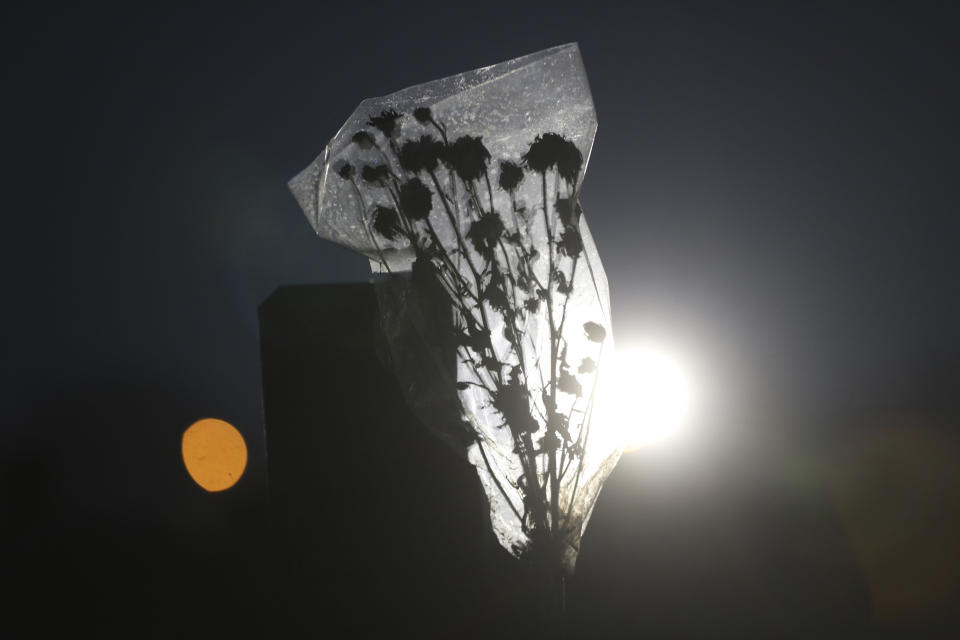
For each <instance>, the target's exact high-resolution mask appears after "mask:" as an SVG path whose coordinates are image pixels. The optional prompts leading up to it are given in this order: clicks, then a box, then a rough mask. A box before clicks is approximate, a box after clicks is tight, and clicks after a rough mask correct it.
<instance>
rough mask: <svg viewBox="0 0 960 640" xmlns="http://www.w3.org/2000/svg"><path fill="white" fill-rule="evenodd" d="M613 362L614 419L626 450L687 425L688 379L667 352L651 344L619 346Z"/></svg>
mask: <svg viewBox="0 0 960 640" xmlns="http://www.w3.org/2000/svg"><path fill="white" fill-rule="evenodd" d="M613 365H614V367H613V368H614V375H613V379H612V381H611V382H612V387H613V388H612V389H611V391H612V392H613V393H612V395H613V398H612V401H613V403H614V419H615V420H616V422H617V423H618V425H619V427H620V428H621V429H624V430H625V433H624V440H625V441H626V443H627V445H626V450H627V451H632V450H634V449H638V448H640V447H644V446H647V445H651V444H655V443H659V442H662V441H664V440H667V439H669V438H671V437H673V436H675V435H676V434H677V433H678V432H679V431H680V430H681V429H682V428H683V427H684V426H685V425H686V423H687V420H688V419H689V415H690V408H691V400H692V397H691V388H690V381H689V379H688V378H687V375H686V372H685V371H684V369H683V367H682V366H681V365H680V363H679V362H678V361H677V360H676V359H675V358H673V357H672V356H671V355H670V354H669V353H667V352H666V351H664V350H662V349H660V348H658V347H656V346H653V345H648V346H641V347H634V348H629V349H625V350H620V349H618V350H617V355H616V358H615V360H614V363H613Z"/></svg>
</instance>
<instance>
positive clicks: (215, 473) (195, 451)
mask: <svg viewBox="0 0 960 640" xmlns="http://www.w3.org/2000/svg"><path fill="white" fill-rule="evenodd" d="M181 451H182V453H183V464H184V465H185V466H186V467H187V473H189V474H190V477H191V478H193V480H194V481H195V482H196V483H197V484H198V485H200V486H201V487H203V488H204V489H206V490H207V491H211V492H213V491H223V490H225V489H229V488H230V487H232V486H233V485H235V484H236V483H237V481H238V480H239V479H240V477H241V476H242V475H243V472H244V470H245V469H246V468H247V444H246V443H245V442H244V440H243V436H242V435H240V432H239V431H237V429H236V428H235V427H234V426H233V425H232V424H230V423H229V422H224V421H223V420H217V419H216V418H204V419H203V420H198V421H196V422H194V423H193V424H192V425H190V427H189V428H187V430H186V431H184V432H183V442H182V444H181Z"/></svg>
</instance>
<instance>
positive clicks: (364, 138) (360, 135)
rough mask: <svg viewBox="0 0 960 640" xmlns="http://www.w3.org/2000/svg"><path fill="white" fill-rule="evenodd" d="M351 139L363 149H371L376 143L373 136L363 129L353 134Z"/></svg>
mask: <svg viewBox="0 0 960 640" xmlns="http://www.w3.org/2000/svg"><path fill="white" fill-rule="evenodd" d="M351 140H353V143H354V144H355V145H357V146H358V147H360V148H361V149H369V148H370V147H372V146H373V145H374V144H375V142H374V139H373V136H371V135H370V134H369V133H367V132H366V131H363V130H360V131H357V132H356V133H355V134H353V138H351Z"/></svg>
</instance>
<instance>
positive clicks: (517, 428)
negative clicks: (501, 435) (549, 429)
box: [491, 382, 540, 433]
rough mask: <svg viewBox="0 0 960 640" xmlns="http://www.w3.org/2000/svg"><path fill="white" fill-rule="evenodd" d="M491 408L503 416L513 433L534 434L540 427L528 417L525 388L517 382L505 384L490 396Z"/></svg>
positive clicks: (528, 408)
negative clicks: (491, 397)
mask: <svg viewBox="0 0 960 640" xmlns="http://www.w3.org/2000/svg"><path fill="white" fill-rule="evenodd" d="M491 395H492V396H493V407H494V408H495V409H496V410H497V411H499V412H500V415H502V416H503V420H504V422H506V423H507V425H508V426H509V427H510V430H511V431H512V432H513V433H524V432H525V433H535V432H536V431H538V430H539V429H540V425H539V424H538V423H537V421H536V420H534V419H533V416H532V415H530V399H529V396H528V395H527V388H526V387H525V386H524V385H522V384H520V383H519V382H515V383H511V384H505V385H503V386H501V387H499V388H498V389H497V390H496V391H494V392H493V393H492V394H491Z"/></svg>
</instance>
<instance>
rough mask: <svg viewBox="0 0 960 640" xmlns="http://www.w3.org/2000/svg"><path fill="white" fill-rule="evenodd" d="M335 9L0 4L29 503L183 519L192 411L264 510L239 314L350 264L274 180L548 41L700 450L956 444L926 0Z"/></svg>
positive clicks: (10, 283)
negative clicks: (403, 98) (585, 124)
mask: <svg viewBox="0 0 960 640" xmlns="http://www.w3.org/2000/svg"><path fill="white" fill-rule="evenodd" d="M334 5H335V6H330V7H328V6H326V3H311V4H308V5H305V6H304V7H301V8H300V9H297V10H289V11H267V10H256V9H252V8H248V7H244V8H238V7H231V8H230V9H229V10H226V9H224V10H221V11H214V10H199V9H176V8H172V7H170V6H165V5H158V6H156V7H154V9H153V10H143V9H139V8H138V9H134V8H132V7H130V8H126V9H121V10H119V12H118V11H117V10H115V9H109V10H108V9H106V8H104V9H64V10H56V9H44V10H42V11H37V12H34V13H22V12H18V11H16V10H10V9H5V10H4V13H5V14H6V15H5V17H4V20H3V22H4V23H5V26H6V30H8V31H9V32H10V33H9V34H8V35H7V36H5V37H4V45H3V46H4V49H5V55H4V68H5V73H4V75H5V78H6V80H5V84H6V85H7V91H6V92H5V93H6V95H5V99H4V103H5V107H6V109H5V110H6V111H7V116H6V122H7V125H8V131H7V133H6V134H5V136H4V153H3V158H4V165H5V166H4V173H5V175H6V176H7V186H6V188H5V193H6V195H7V198H6V202H7V205H6V206H5V208H4V209H5V213H6V216H5V217H6V231H5V233H4V238H5V240H6V242H5V245H6V246H5V248H4V251H3V252H2V256H3V260H4V262H5V269H4V271H5V273H6V274H7V278H6V283H7V284H6V291H5V296H4V298H5V300H6V305H5V313H4V314H3V330H4V333H5V335H6V336H7V341H6V349H5V354H6V355H5V363H6V364H5V366H4V367H3V368H2V375H3V380H2V381H0V382H2V388H3V400H2V403H3V404H2V407H3V415H4V428H3V432H2V434H0V451H2V452H3V453H2V456H3V457H2V458H0V462H3V464H4V465H5V467H6V468H7V469H8V470H10V471H9V476H10V478H11V479H14V480H16V481H17V482H20V481H21V480H20V479H19V478H20V476H18V475H17V474H19V473H21V471H22V470H23V469H26V470H27V471H26V473H45V474H48V475H49V474H50V473H52V471H51V470H52V469H54V468H55V469H56V473H55V474H54V475H55V477H54V479H52V480H47V481H46V482H47V483H49V486H48V487H47V489H46V491H47V493H46V494H44V495H46V497H48V498H50V497H52V498H53V499H55V500H56V501H57V504H59V505H60V509H61V511H62V515H59V516H56V517H54V516H50V517H51V518H54V522H52V523H51V524H50V527H55V526H59V525H61V524H62V523H64V522H68V523H74V522H78V521H82V520H84V519H85V518H90V517H93V516H91V515H90V514H91V513H92V512H103V513H112V514H126V515H123V516H122V517H123V518H124V519H126V520H130V521H138V519H143V518H149V519H150V520H151V521H152V522H154V523H159V524H158V526H163V527H171V528H174V529H177V528H178V527H179V528H180V529H186V530H192V529H191V527H194V526H195V524H192V523H193V521H194V519H195V517H196V513H195V512H194V511H190V512H186V511H185V510H184V508H183V507H182V505H183V504H184V503H183V501H184V500H185V499H186V498H185V497H184V496H193V493H191V492H192V491H193V488H192V487H191V486H190V485H189V483H187V482H184V480H183V477H184V474H183V471H182V468H181V467H180V466H178V465H179V464H180V462H179V457H178V455H179V453H178V445H179V437H180V434H181V433H182V431H183V429H184V428H185V427H186V426H187V425H188V424H190V423H191V422H192V421H193V420H195V419H197V418H200V417H204V416H216V417H220V418H223V419H226V420H229V421H231V422H233V423H234V424H236V425H237V426H238V428H239V429H240V430H241V431H242V433H243V434H244V436H245V437H246V439H247V442H248V444H249V446H250V450H251V466H250V468H249V471H248V476H247V477H246V478H244V480H243V481H242V483H244V487H243V488H242V491H243V493H242V496H244V499H248V500H251V501H255V500H256V497H257V496H258V495H261V493H262V487H263V486H264V484H265V481H266V465H265V457H264V438H263V425H262V416H261V400H260V369H259V366H260V360H259V346H258V327H257V316H256V309H257V306H258V305H259V303H260V302H262V301H263V300H264V299H265V298H266V297H267V296H268V295H269V294H270V293H271V292H272V291H273V290H274V289H275V288H276V287H278V286H279V285H284V284H295V283H321V282H340V281H363V280H365V279H366V278H367V277H368V267H367V265H366V262H365V260H363V259H361V258H360V257H358V256H356V255H353V254H351V253H350V252H348V251H347V250H345V249H342V248H340V247H337V246H334V245H332V244H329V243H327V242H324V241H320V240H317V239H316V238H315V236H314V235H313V233H312V231H311V229H310V227H309V225H308V224H307V222H306V220H305V219H304V217H303V216H302V214H301V213H300V211H299V209H298V207H297V205H296V203H295V202H294V200H293V198H292V197H291V196H290V195H289V193H288V191H287V190H286V186H285V184H286V181H287V180H288V179H289V178H290V177H291V176H293V175H294V174H295V173H296V172H298V171H299V170H300V169H301V168H302V167H304V166H305V165H306V164H308V163H309V162H310V161H311V160H312V159H313V157H314V156H315V155H317V154H318V153H320V152H321V150H322V149H323V146H324V144H325V143H326V142H327V140H328V139H329V138H330V137H331V136H332V135H333V134H334V133H335V132H336V131H337V129H338V128H339V127H340V125H341V124H342V123H343V121H344V120H345V119H346V117H347V116H348V115H349V114H350V112H351V111H352V110H353V109H354V107H355V106H356V104H357V103H358V102H359V101H360V100H361V99H363V98H364V97H368V96H375V95H383V94H386V93H389V92H391V91H394V90H397V89H401V88H403V87H406V86H408V85H411V84H416V83H419V82H424V81H428V80H432V79H435V78H439V77H443V76H446V75H450V74H453V73H457V72H460V71H464V70H468V69H472V68H475V67H479V66H485V65H488V64H493V63H496V62H500V61H503V60H506V59H509V58H512V57H516V56H519V55H523V54H526V53H530V52H532V51H535V50H538V49H542V48H545V47H548V46H551V45H555V44H560V43H564V42H570V41H577V42H579V44H580V47H581V51H582V54H583V58H584V61H585V64H586V67H587V71H588V74H589V77H590V81H591V88H592V91H593V95H594V100H595V103H596V109H597V113H598V120H599V131H598V135H597V138H596V141H595V145H594V149H593V155H592V158H591V160H590V166H589V170H588V172H587V176H586V181H585V186H584V189H583V194H582V203H583V206H584V210H585V214H586V216H587V218H588V220H589V222H590V226H591V229H592V231H593V235H594V237H595V239H596V242H597V244H598V247H599V249H600V252H601V255H602V257H603V260H604V264H605V267H606V271H607V274H608V277H609V279H610V283H611V295H612V301H613V306H614V325H615V335H616V337H617V339H618V340H620V341H623V342H629V341H630V340H632V339H637V338H640V337H642V336H645V335H648V334H653V335H657V336H661V337H663V338H664V339H666V340H667V341H670V342H673V343H676V344H679V345H682V348H683V349H684V350H685V351H687V352H688V353H690V354H692V357H693V358H694V359H695V360H696V361H697V362H698V363H699V364H700V375H701V378H702V384H703V386H704V387H705V388H706V389H708V390H709V391H708V393H707V395H708V396H709V401H705V406H704V407H703V408H702V409H703V411H702V413H701V414H700V415H699V416H698V419H697V420H698V421H699V422H700V423H702V424H701V427H702V428H703V432H704V433H708V432H709V433H710V434H712V435H711V436H709V438H712V440H710V441H711V442H717V441H720V440H722V439H723V438H724V437H725V436H723V434H724V433H726V434H733V433H736V434H738V435H736V436H730V437H727V439H728V440H731V441H734V442H740V441H747V440H750V441H751V444H750V446H753V447H758V446H761V445H757V444H756V439H755V438H754V436H757V434H762V435H759V436H757V437H759V438H760V439H761V440H763V441H764V442H768V441H769V442H780V441H786V442H794V441H797V442H805V443H806V442H809V440H810V439H811V438H813V439H814V440H815V441H816V442H818V443H821V444H820V445H816V446H821V445H822V442H823V441H826V442H833V441H834V440H835V439H837V438H841V437H842V436H843V435H844V434H845V433H847V432H848V431H851V430H853V429H854V427H853V426H851V425H853V424H854V423H856V424H858V425H862V422H863V421H864V420H870V419H871V416H876V415H894V414H896V415H900V414H901V413H903V412H909V413H911V414H917V413H919V414H922V415H923V416H925V418H924V419H929V420H935V421H936V422H937V424H940V425H944V426H942V427H939V431H938V433H941V432H942V433H943V434H946V435H944V437H949V438H955V437H956V436H957V433H958V427H957V425H958V423H957V416H958V415H960V400H958V398H960V394H958V393H957V392H958V391H960V389H957V386H958V384H960V297H958V295H957V291H958V289H957V284H956V282H957V277H958V275H960V252H958V251H957V249H956V246H957V238H958V235H957V234H958V232H960V224H958V222H957V216H958V213H960V211H958V196H957V191H956V183H957V175H958V168H960V167H958V161H957V149H958V148H960V136H958V127H957V124H956V123H957V114H958V113H960V91H958V73H957V61H958V60H957V58H958V56H957V55H956V53H957V52H956V48H957V45H956V17H957V16H956V15H955V13H954V12H952V11H951V10H948V9H947V8H946V7H947V5H946V4H945V3H943V4H935V5H928V6H926V7H918V6H915V5H914V4H908V3H904V4H902V5H900V6H899V7H892V6H885V7H883V8H880V7H873V6H869V5H863V7H862V8H857V9H854V8H847V9H842V10H838V9H836V8H835V7H833V6H832V5H831V4H827V3H825V4H822V5H819V6H814V5H810V4H804V5H802V6H792V7H776V8H775V7H772V6H769V4H763V5H759V6H749V5H737V6H729V5H722V6H721V5H717V6H714V7H712V8H702V7H697V6H696V5H693V4H688V3H676V4H670V5H666V4H663V5H659V4H658V5H641V6H638V7H636V8H630V9H627V8H621V9H616V10H614V9H605V8H600V7H597V6H593V4H592V3H587V4H584V5H583V6H581V7H580V8H572V9H568V8H558V7H555V6H549V5H547V6H538V7H534V6H527V5H526V4H521V3H512V4H509V5H506V6H504V7H490V6H487V5H486V4H485V3H479V4H477V3H473V4H472V5H465V6H464V7H462V8H458V7H455V6H454V4H452V3H446V5H440V6H427V5H421V4H419V3H413V4H411V3H407V4H404V5H397V6H393V7H389V8H388V7H386V6H384V7H377V6H375V5H373V4H371V3H334ZM11 194H12V198H11ZM865 416H866V417H865ZM931 416H932V417H931ZM844 429H847V430H848V431H844ZM827 431H829V433H827V435H823V436H822V437H821V438H820V440H817V439H816V437H814V436H810V435H809V434H811V433H813V434H817V433H821V432H824V433H826V432H827ZM745 434H746V435H745ZM751 434H753V435H751ZM738 438H739V440H738ZM949 441H950V442H951V443H954V444H953V445H951V446H955V444H956V440H955V439H951V440H949ZM731 446H732V445H731ZM763 446H766V445H763ZM823 446H828V445H823ZM729 448H730V446H728V449H729ZM952 451H953V452H954V453H956V452H958V451H960V448H955V449H952ZM37 452H43V455H44V456H47V457H46V458H43V460H45V461H46V462H42V463H38V464H40V466H39V467H36V468H34V467H32V466H31V464H33V463H32V462H31V461H32V460H35V459H37V458H35V456H36V455H39V454H37ZM704 455H706V454H704ZM726 455H732V454H726ZM638 464H639V463H637V462H627V463H626V466H625V467H624V468H626V469H627V471H623V472H622V473H627V472H628V471H629V472H631V473H639V472H638V471H636V469H635V468H634V467H636V466H637V465H638ZM658 464H661V465H662V464H664V463H662V462H656V461H654V462H653V463H652V465H653V466H654V467H656V466H657V465H658ZM630 465H633V467H631V466H630ZM622 466H623V465H622ZM31 469H33V471H30V470H31ZM664 473H667V472H664ZM670 473H676V472H675V471H672V472H670ZM667 475H669V473H667ZM664 482H667V481H666V480H664ZM956 486H957V485H953V486H952V488H951V489H950V490H951V491H952V492H953V493H950V494H949V495H950V496H951V497H952V498H953V500H952V502H951V503H950V504H951V505H953V506H951V507H950V508H951V509H955V508H956V499H955V497H956ZM238 490H239V489H238ZM618 490H619V489H618ZM8 491H9V492H10V495H13V493H15V492H16V489H8ZM194 493H195V492H194ZM190 499H193V498H192V497H191V498H190ZM8 502H10V501H8ZM11 503H12V502H11ZM191 504H192V503H191ZM231 508H233V507H231ZM10 509H12V510H8V513H9V514H14V515H16V514H20V513H21V512H20V511H17V510H16V509H13V508H12V507H11V508H10ZM224 509H226V507H224ZM951 513H953V512H951ZM210 517H213V516H210ZM954 517H955V518H956V514H955V513H954ZM57 518H59V519H57ZM952 522H953V523H954V524H953V526H956V519H954V520H953V521H952ZM38 526H40V525H38ZM598 526H599V525H598Z"/></svg>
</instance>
